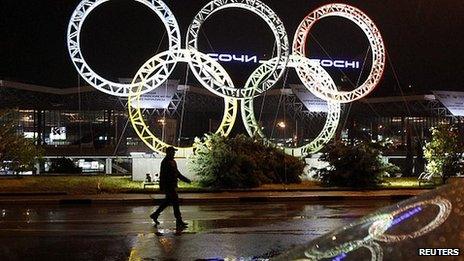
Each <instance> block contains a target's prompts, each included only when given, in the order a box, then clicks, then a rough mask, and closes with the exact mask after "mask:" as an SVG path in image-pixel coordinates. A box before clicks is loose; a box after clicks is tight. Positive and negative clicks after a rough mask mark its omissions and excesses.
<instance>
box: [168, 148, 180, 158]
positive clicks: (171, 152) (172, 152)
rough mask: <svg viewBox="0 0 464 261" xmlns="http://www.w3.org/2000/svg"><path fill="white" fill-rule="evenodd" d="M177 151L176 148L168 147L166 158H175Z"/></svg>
mask: <svg viewBox="0 0 464 261" xmlns="http://www.w3.org/2000/svg"><path fill="white" fill-rule="evenodd" d="M176 151H177V149H176V148H174V147H167V148H166V157H169V158H174V155H176Z"/></svg>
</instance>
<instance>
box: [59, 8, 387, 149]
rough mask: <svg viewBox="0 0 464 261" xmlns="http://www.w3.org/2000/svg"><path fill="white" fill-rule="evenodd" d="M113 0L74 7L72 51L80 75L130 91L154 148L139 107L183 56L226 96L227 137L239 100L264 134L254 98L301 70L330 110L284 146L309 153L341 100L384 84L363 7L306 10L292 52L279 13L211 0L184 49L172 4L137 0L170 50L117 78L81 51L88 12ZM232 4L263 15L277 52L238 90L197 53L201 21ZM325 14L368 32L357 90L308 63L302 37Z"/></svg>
mask: <svg viewBox="0 0 464 261" xmlns="http://www.w3.org/2000/svg"><path fill="white" fill-rule="evenodd" d="M108 1H110V0H83V1H82V2H81V3H80V4H79V5H78V6H77V8H76V10H75V11H74V12H73V14H72V17H71V20H70V23H69V26H68V31H67V43H68V51H69V54H70V56H71V60H72V62H73V64H74V66H75V67H76V69H77V71H78V72H79V74H80V76H82V77H83V79H84V80H85V81H86V82H87V83H89V84H90V85H91V86H93V87H95V88H96V89H98V90H100V91H102V92H105V93H107V94H110V95H114V96H119V97H129V99H128V100H129V106H128V109H129V116H130V120H131V122H132V126H133V127H134V129H135V130H136V132H137V134H138V135H139V137H140V138H141V139H142V140H143V142H144V143H145V144H147V145H148V146H149V147H150V148H151V149H152V150H154V151H156V152H159V153H163V152H164V149H165V148H166V147H167V146H169V145H168V144H165V143H164V142H162V141H161V140H159V139H158V138H156V136H155V135H154V134H153V133H152V132H151V131H150V130H149V129H148V126H147V125H146V124H145V122H144V119H143V117H142V112H141V110H140V109H139V104H140V102H139V99H140V96H141V95H142V94H144V93H147V92H149V91H152V90H154V89H155V88H157V87H159V86H161V85H162V84H163V83H164V82H165V81H166V80H167V79H168V78H169V76H170V75H171V73H172V72H173V70H174V68H175V66H176V63H177V62H186V63H188V64H189V67H190V69H191V70H192V71H193V74H194V75H195V77H196V78H197V80H198V81H199V82H200V83H201V85H203V86H204V87H205V88H207V89H208V90H209V91H211V92H212V93H214V94H216V95H219V96H221V97H222V98H224V101H225V113H224V116H223V120H222V123H221V126H219V128H218V131H217V133H220V134H222V135H224V136H227V135H228V134H229V133H230V131H231V129H232V127H233V125H234V122H235V119H236V114H237V110H238V101H239V100H241V101H242V107H241V108H242V109H241V111H242V114H243V115H242V118H243V119H244V123H245V125H246V127H247V131H248V133H249V134H250V135H251V136H259V137H262V138H265V137H264V134H263V133H262V132H261V128H260V127H259V125H258V124H257V121H256V119H255V117H254V114H253V98H254V97H256V96H258V95H260V94H262V93H264V92H266V91H267V90H269V89H270V88H272V87H273V86H274V85H275V84H276V82H277V81H278V80H279V79H281V78H282V76H283V74H284V72H285V70H286V68H287V67H293V68H296V70H297V73H298V76H299V77H300V79H301V80H302V82H303V83H304V85H305V86H306V88H307V89H308V90H309V91H311V92H313V93H314V94H315V95H316V96H317V97H319V98H322V99H324V100H326V101H328V104H329V113H328V116H327V121H326V124H325V126H324V128H323V130H322V132H321V133H320V134H319V136H318V137H317V138H316V139H315V140H314V141H313V142H311V143H309V144H307V145H305V146H303V147H300V148H285V152H286V153H289V154H292V155H295V156H306V155H307V154H309V153H315V152H317V151H318V150H320V149H321V148H322V147H323V146H324V145H325V144H326V143H327V142H328V141H329V140H330V139H331V138H332V137H333V136H334V134H335V131H336V128H337V126H338V122H339V117H340V103H346V102H350V101H353V100H356V99H359V98H361V97H364V96H366V95H367V94H368V93H370V92H371V91H372V90H373V89H374V88H375V86H376V85H377V84H378V83H379V80H380V78H381V76H382V73H383V69H384V67H385V48H384V45H383V40H382V37H381V35H380V32H379V30H378V29H377V28H376V27H375V25H374V23H373V22H372V21H371V20H370V19H369V17H367V15H365V14H364V13H362V12H361V11H360V10H358V9H356V8H354V7H352V6H349V5H344V4H331V5H326V6H323V7H321V8H319V9H317V10H316V11H314V12H312V13H311V14H309V15H308V16H307V17H306V18H305V19H304V20H303V22H302V23H301V25H300V26H299V28H298V30H297V32H296V34H295V39H294V41H293V52H294V54H293V55H290V54H289V43H288V37H287V32H286V30H285V27H284V25H283V23H282V21H281V20H280V18H279V17H278V16H277V15H276V14H275V12H274V11H273V10H272V9H271V8H270V7H268V6H267V5H265V4H264V3H262V2H261V1H259V0H253V1H250V0H213V1H211V2H210V3H208V4H207V5H205V6H204V7H203V8H202V9H201V10H200V11H199V12H198V14H197V15H196V16H195V18H194V20H193V21H192V23H191V24H190V26H189V28H188V34H187V37H186V49H182V48H181V37H180V29H179V26H178V23H177V21H176V18H175V17H174V15H173V13H172V12H171V10H170V9H169V8H168V7H167V5H166V4H165V3H164V2H163V1H161V0H133V1H136V2H139V3H141V4H144V5H145V6H147V7H149V8H150V9H151V10H152V11H154V12H155V13H156V15H157V16H158V17H159V18H160V19H161V21H162V22H163V24H164V26H165V28H166V30H167V35H168V42H169V48H168V50H167V51H165V52H162V53H160V54H157V55H155V56H154V57H153V58H151V59H149V60H148V61H147V62H146V63H145V64H144V65H143V66H142V68H140V70H139V71H138V73H137V75H136V76H135V78H134V80H133V81H132V83H131V84H121V83H115V82H112V81H110V80H107V79H105V78H103V77H101V76H99V75H98V74H97V73H96V72H94V71H93V70H92V69H91V68H90V66H89V65H88V64H87V62H86V61H85V59H84V56H83V55H82V52H81V49H80V34H81V29H82V25H83V23H84V21H85V19H86V18H87V16H88V15H89V14H90V13H91V12H92V11H93V10H94V9H95V8H96V7H98V6H99V5H101V4H103V3H106V2H108ZM228 8H239V9H245V10H248V11H251V12H253V13H254V14H256V15H258V16H259V17H261V18H262V19H263V20H264V21H265V22H266V23H267V25H268V26H269V27H270V28H271V30H272V32H273V34H274V37H275V41H276V46H275V47H276V57H274V58H273V59H271V60H269V61H267V62H265V63H264V64H263V65H262V66H260V67H259V68H258V69H257V70H256V71H255V72H254V73H253V74H252V75H251V76H250V77H249V79H248V81H247V84H246V86H245V88H235V86H234V84H233V82H232V80H231V79H230V76H229V75H228V74H227V72H226V71H225V70H224V68H222V67H221V65H220V64H218V63H217V62H215V61H214V60H212V59H211V58H209V57H208V56H207V55H205V54H203V53H200V52H199V51H198V50H197V49H198V48H197V47H198V33H199V31H200V29H201V26H202V24H203V23H204V22H205V21H206V20H207V19H208V18H209V17H210V16H211V15H213V14H214V13H216V12H218V11H219V10H224V9H228ZM327 16H341V17H344V18H347V19H349V20H351V21H353V22H354V23H356V24H357V25H358V26H360V27H361V29H362V30H363V31H364V33H365V34H366V36H367V38H368V40H369V43H370V45H371V49H372V53H373V62H372V64H373V66H372V70H371V73H370V75H369V77H368V79H367V80H366V82H365V83H363V84H362V85H361V86H360V87H358V88H356V89H355V90H353V91H352V92H339V91H338V90H337V89H336V87H335V84H334V83H333V80H332V79H331V78H330V76H329V75H328V74H327V72H326V71H325V70H324V69H323V68H322V67H320V66H319V65H316V64H313V63H310V62H308V59H307V58H306V57H305V42H306V37H307V34H308V33H309V30H310V29H311V27H312V25H313V24H314V23H315V22H316V21H317V20H319V19H321V18H324V17H327ZM181 151H182V152H181V153H179V154H181V155H189V154H191V153H192V151H193V149H192V148H183V149H182V148H181Z"/></svg>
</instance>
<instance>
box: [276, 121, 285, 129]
mask: <svg viewBox="0 0 464 261" xmlns="http://www.w3.org/2000/svg"><path fill="white" fill-rule="evenodd" d="M277 127H279V128H282V129H285V128H286V127H287V125H286V124H285V122H283V121H281V122H279V123H277Z"/></svg>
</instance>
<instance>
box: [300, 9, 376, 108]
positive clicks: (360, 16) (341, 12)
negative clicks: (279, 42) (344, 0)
mask: <svg viewBox="0 0 464 261" xmlns="http://www.w3.org/2000/svg"><path fill="white" fill-rule="evenodd" d="M334 16H336V17H342V18H346V19H348V20H350V21H352V22H353V23H355V24H356V25H357V26H359V27H360V28H361V30H362V31H363V32H364V34H365V35H366V37H367V39H368V41H369V44H370V46H371V50H372V57H371V58H372V68H371V71H370V73H369V76H368V77H367V79H366V81H365V82H364V83H363V84H361V85H360V86H359V87H357V88H356V89H354V90H352V91H349V92H342V91H338V90H328V89H324V88H322V86H323V85H314V86H313V88H311V91H312V92H313V93H314V95H316V96H317V97H319V98H321V99H324V100H331V101H334V102H341V103H348V102H352V101H355V100H358V99H361V98H363V97H365V96H367V95H368V94H369V93H371V92H372V91H373V90H374V88H375V87H376V86H377V85H378V84H379V82H380V80H381V78H382V75H383V72H384V69H385V45H384V43H383V39H382V35H381V34H380V31H379V29H378V28H377V26H376V25H375V24H374V22H373V21H372V20H371V19H370V18H369V17H368V16H367V15H366V14H364V13H363V12H362V11H361V10H359V9H357V8H355V7H353V6H350V5H345V4H329V5H325V6H322V7H320V8H318V9H316V10H314V11H313V12H311V13H310V14H309V15H308V16H306V17H305V18H304V20H303V21H302V22H301V24H300V26H299V27H298V29H297V30H296V33H295V37H294V40H293V53H294V54H296V55H301V56H306V42H307V37H308V34H309V32H310V30H311V28H312V27H313V26H314V24H315V23H316V22H317V21H319V20H321V19H323V18H326V17H334ZM297 72H298V76H299V77H300V79H301V80H302V81H304V78H305V71H304V70H302V69H301V68H297Z"/></svg>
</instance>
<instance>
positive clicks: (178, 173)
mask: <svg viewBox="0 0 464 261" xmlns="http://www.w3.org/2000/svg"><path fill="white" fill-rule="evenodd" d="M173 165H174V169H175V171H176V173H177V178H178V179H180V180H182V181H183V182H187V183H192V181H191V180H190V179H189V178H187V177H186V176H184V175H182V174H181V173H180V171H179V170H178V169H177V163H176V162H175V161H174V164H173Z"/></svg>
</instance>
